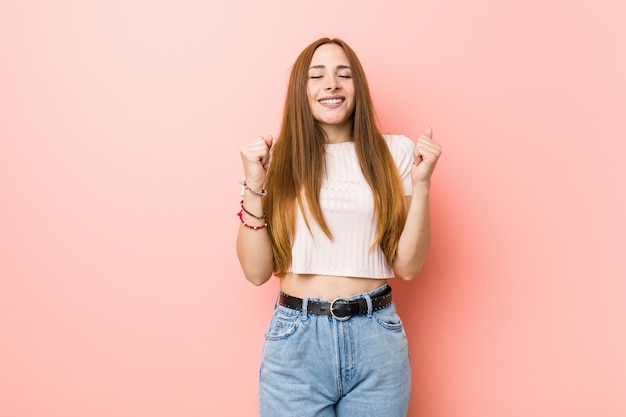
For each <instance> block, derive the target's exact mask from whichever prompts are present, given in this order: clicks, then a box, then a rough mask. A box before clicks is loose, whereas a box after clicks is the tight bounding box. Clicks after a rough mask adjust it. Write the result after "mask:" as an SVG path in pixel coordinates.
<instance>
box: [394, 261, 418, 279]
mask: <svg viewBox="0 0 626 417" xmlns="http://www.w3.org/2000/svg"><path fill="white" fill-rule="evenodd" d="M422 266H423V264H419V265H415V266H412V267H405V268H397V269H394V273H395V275H396V277H398V278H400V279H401V280H403V281H413V280H414V279H415V278H416V277H417V276H418V275H419V274H420V272H421V271H422Z"/></svg>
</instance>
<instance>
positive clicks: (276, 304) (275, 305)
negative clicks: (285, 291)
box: [274, 291, 281, 310]
mask: <svg viewBox="0 0 626 417" xmlns="http://www.w3.org/2000/svg"><path fill="white" fill-rule="evenodd" d="M280 294H281V291H278V293H277V294H276V299H275V300H274V310H276V307H278V298H279V297H280Z"/></svg>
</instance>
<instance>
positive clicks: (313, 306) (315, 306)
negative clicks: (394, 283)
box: [277, 286, 391, 321]
mask: <svg viewBox="0 0 626 417" xmlns="http://www.w3.org/2000/svg"><path fill="white" fill-rule="evenodd" d="M303 302H304V300H303V299H302V298H298V297H292V296H291V295H287V294H285V293H283V292H282V291H281V292H280V294H279V295H278V302H277V303H278V305H281V306H283V307H287V308H291V309H293V310H298V311H302V303H303ZM390 305H391V287H390V286H387V288H386V289H385V291H383V292H382V293H381V294H379V295H377V296H375V297H372V311H378V310H382V309H383V308H385V307H389V306H390ZM307 313H311V314H320V315H323V316H331V317H333V318H335V319H337V320H340V321H344V320H348V319H349V318H350V317H352V316H360V315H363V314H367V300H366V299H365V298H358V299H356V300H352V301H348V300H346V299H345V298H337V299H335V300H333V301H314V300H309V301H308V304H307Z"/></svg>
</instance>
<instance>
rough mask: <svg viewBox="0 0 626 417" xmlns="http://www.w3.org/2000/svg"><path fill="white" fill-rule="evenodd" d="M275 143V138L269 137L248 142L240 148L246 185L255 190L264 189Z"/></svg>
mask: <svg viewBox="0 0 626 417" xmlns="http://www.w3.org/2000/svg"><path fill="white" fill-rule="evenodd" d="M273 143H274V138H273V137H272V136H271V135H268V136H262V137H260V138H256V139H253V140H251V141H249V142H246V143H244V144H243V145H241V147H240V148H239V153H240V154H241V160H242V161H243V169H244V172H245V176H246V177H245V179H246V184H247V185H248V186H249V187H251V188H253V189H261V188H263V184H264V183H265V174H266V173H267V168H268V166H269V163H270V155H271V150H272V145H273Z"/></svg>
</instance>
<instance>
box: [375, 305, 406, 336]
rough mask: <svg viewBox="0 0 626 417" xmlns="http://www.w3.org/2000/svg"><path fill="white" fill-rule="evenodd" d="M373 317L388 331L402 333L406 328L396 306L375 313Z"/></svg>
mask: <svg viewBox="0 0 626 417" xmlns="http://www.w3.org/2000/svg"><path fill="white" fill-rule="evenodd" d="M373 316H374V318H375V319H376V321H377V322H378V324H380V325H381V326H382V327H384V328H385V329H387V330H393V331H401V330H402V329H403V328H404V327H403V324H402V320H401V319H400V316H399V315H398V312H397V311H396V306H395V305H394V304H391V305H390V306H389V307H385V308H383V309H382V310H378V311H375V312H374V313H373Z"/></svg>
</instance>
